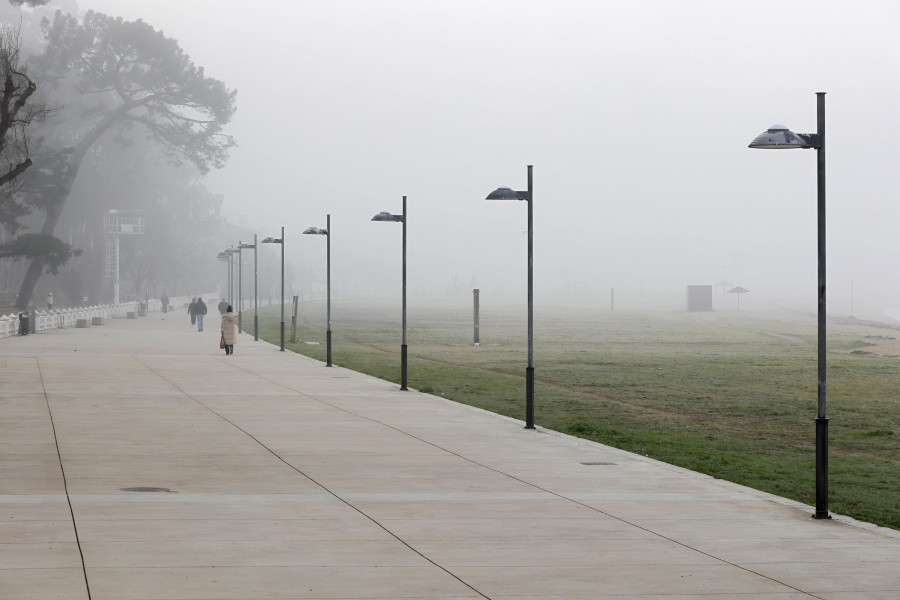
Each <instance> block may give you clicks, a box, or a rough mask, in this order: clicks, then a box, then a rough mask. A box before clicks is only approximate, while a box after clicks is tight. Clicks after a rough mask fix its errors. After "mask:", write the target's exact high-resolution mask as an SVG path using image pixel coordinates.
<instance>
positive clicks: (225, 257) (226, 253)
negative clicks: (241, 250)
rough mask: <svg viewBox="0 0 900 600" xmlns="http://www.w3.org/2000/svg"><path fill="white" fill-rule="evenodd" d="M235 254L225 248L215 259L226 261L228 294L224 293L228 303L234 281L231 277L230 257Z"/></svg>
mask: <svg viewBox="0 0 900 600" xmlns="http://www.w3.org/2000/svg"><path fill="white" fill-rule="evenodd" d="M235 252H236V250H235V249H234V248H227V249H225V250H223V251H221V252H219V255H218V257H217V258H218V259H219V260H221V261H228V284H227V285H228V292H227V293H226V295H227V296H228V298H229V302H230V300H231V293H232V287H233V284H232V280H233V279H234V275H233V271H234V259H233V258H232V256H233V255H234V253H235Z"/></svg>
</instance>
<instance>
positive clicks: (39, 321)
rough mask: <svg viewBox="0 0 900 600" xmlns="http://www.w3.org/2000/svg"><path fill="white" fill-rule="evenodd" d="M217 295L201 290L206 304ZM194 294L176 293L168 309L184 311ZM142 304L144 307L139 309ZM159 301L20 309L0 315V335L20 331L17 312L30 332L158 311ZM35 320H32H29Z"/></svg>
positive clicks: (160, 308) (12, 334)
mask: <svg viewBox="0 0 900 600" xmlns="http://www.w3.org/2000/svg"><path fill="white" fill-rule="evenodd" d="M215 297H216V295H215V294H214V293H211V294H203V301H204V302H206V303H207V304H209V302H210V301H213V302H214V301H215ZM192 299H193V298H192V297H191V296H175V297H172V298H170V299H169V312H173V311H184V312H185V314H186V313H187V306H188V304H190V302H191V300H192ZM142 307H143V310H142ZM161 311H162V302H161V301H160V300H159V298H154V299H152V300H147V301H146V302H139V301H134V302H122V303H120V304H99V305H96V306H78V307H74V308H58V309H56V308H54V309H53V310H36V311H33V312H32V311H23V312H21V313H10V314H8V315H0V338H7V337H12V336H16V335H19V331H20V327H21V325H20V323H21V319H20V318H19V315H20V314H21V315H23V316H25V317H27V318H28V320H29V330H30V331H29V333H30V332H35V333H37V332H40V331H47V330H51V329H65V328H67V327H77V326H78V322H79V321H81V320H85V321H86V323H87V324H88V325H90V324H91V323H92V322H93V321H94V317H100V318H102V319H125V318H128V317H129V313H131V315H132V316H133V317H135V318H136V317H138V316H144V315H145V314H146V313H150V312H161ZM31 320H34V323H33V324H32V323H31Z"/></svg>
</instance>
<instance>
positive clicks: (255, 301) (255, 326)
mask: <svg viewBox="0 0 900 600" xmlns="http://www.w3.org/2000/svg"><path fill="white" fill-rule="evenodd" d="M238 247H239V248H240V249H241V250H246V249H249V248H253V340H254V341H258V340H259V312H258V304H259V301H258V294H257V292H258V289H257V278H256V234H255V233H254V234H253V243H252V244H241V245H240V246H238ZM239 322H240V321H239Z"/></svg>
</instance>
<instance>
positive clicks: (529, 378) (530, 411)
mask: <svg viewBox="0 0 900 600" xmlns="http://www.w3.org/2000/svg"><path fill="white" fill-rule="evenodd" d="M532 166H533V165H528V189H527V190H525V191H516V190H513V189H510V188H497V189H496V190H494V191H493V192H491V193H490V194H488V195H487V197H486V198H485V200H524V201H525V202H526V203H527V204H528V366H527V367H525V429H534V258H533V257H534V211H533V208H534V207H533V205H534V195H533V186H532V178H531V171H532Z"/></svg>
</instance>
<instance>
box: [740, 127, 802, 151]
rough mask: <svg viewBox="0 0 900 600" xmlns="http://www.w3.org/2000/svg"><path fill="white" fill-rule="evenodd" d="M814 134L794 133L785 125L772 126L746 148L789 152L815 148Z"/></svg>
mask: <svg viewBox="0 0 900 600" xmlns="http://www.w3.org/2000/svg"><path fill="white" fill-rule="evenodd" d="M816 137H817V136H816V135H815V134H803V133H794V132H793V131H791V130H790V129H788V128H787V126H786V125H779V124H776V125H772V126H771V127H769V128H768V129H767V130H766V131H764V132H763V133H761V134H759V135H758V136H756V137H755V138H753V141H752V142H750V145H749V146H748V148H760V149H763V150H790V149H793V148H815V147H817V140H816Z"/></svg>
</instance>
